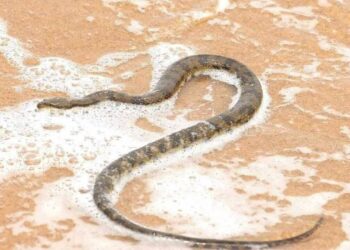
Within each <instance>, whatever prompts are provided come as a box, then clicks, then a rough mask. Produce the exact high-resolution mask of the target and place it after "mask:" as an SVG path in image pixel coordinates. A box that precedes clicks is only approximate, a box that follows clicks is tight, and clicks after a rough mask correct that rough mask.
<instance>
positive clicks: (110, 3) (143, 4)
mask: <svg viewBox="0 0 350 250" xmlns="http://www.w3.org/2000/svg"><path fill="white" fill-rule="evenodd" d="M123 2H124V3H131V4H133V5H135V6H136V7H137V9H138V11H140V12H145V9H146V8H147V7H148V6H149V5H150V1H149V0H102V3H103V5H104V6H105V7H107V8H110V9H112V10H114V9H115V8H114V5H115V4H118V3H123Z"/></svg>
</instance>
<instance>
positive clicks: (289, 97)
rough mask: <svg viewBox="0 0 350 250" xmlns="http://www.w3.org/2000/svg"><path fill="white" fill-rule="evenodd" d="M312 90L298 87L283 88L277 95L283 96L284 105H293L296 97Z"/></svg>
mask: <svg viewBox="0 0 350 250" xmlns="http://www.w3.org/2000/svg"><path fill="white" fill-rule="evenodd" d="M312 91H313V90H312V89H310V88H300V87H296V86H294V87H288V88H283V89H281V90H280V91H279V94H280V95H282V96H283V102H284V103H288V104H290V103H294V102H295V97H296V95H298V94H300V93H303V92H312Z"/></svg>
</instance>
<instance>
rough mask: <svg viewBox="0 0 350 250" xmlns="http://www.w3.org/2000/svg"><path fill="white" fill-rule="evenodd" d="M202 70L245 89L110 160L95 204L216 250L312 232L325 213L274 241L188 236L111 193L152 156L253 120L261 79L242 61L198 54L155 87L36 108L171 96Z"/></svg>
mask: <svg viewBox="0 0 350 250" xmlns="http://www.w3.org/2000/svg"><path fill="white" fill-rule="evenodd" d="M203 69H220V70H226V71H228V72H231V73H234V74H236V75H237V77H238V78H239V79H240V82H241V83H240V89H241V94H240V97H239V99H238V101H237V103H236V104H235V105H234V106H233V107H232V108H231V109H229V110H227V111H225V112H223V113H221V114H219V115H217V116H214V117H212V118H210V119H208V120H206V121H203V122H199V123H197V124H196V125H194V126H191V127H189V128H186V129H183V130H180V131H177V132H175V133H172V134H170V135H168V136H165V137H163V138H161V139H159V140H156V141H154V142H152V143H149V144H147V145H145V146H143V147H141V148H138V149H136V150H134V151H132V152H130V153H128V154H126V155H124V156H122V157H120V158H119V159H117V160H115V161H114V162H112V163H111V164H110V165H109V166H108V167H106V168H105V169H104V170H102V172H101V173H99V175H98V177H97V179H96V182H95V186H94V201H95V203H96V205H97V207H98V208H99V209H100V210H101V211H102V212H103V213H104V214H105V215H107V216H108V217H109V218H110V219H111V220H112V221H115V222H116V223H119V224H121V225H122V226H124V227H126V228H128V229H130V230H132V231H134V232H138V233H141V234H145V235H150V236H153V237H160V238H166V239H172V240H177V241H180V242H183V243H186V244H189V245H191V246H194V247H204V248H215V249H222V248H225V249H253V248H256V247H259V246H262V247H264V246H265V247H274V246H278V245H282V244H287V243H292V242H296V241H299V240H301V239H304V238H306V237H308V236H309V235H311V234H312V233H313V232H314V231H315V230H316V229H317V228H318V227H319V226H320V224H321V222H322V217H321V218H320V219H319V220H318V221H317V223H315V225H314V226H313V227H312V228H310V229H309V230H307V231H305V232H303V233H301V234H298V235H295V236H291V237H289V238H283V239H279V240H271V241H234V240H220V239H211V238H196V237H189V236H185V235H178V234H173V233H167V232H163V231H157V230H153V229H150V228H147V227H144V226H142V225H139V224H136V223H134V222H132V221H130V220H128V219H127V218H126V217H124V216H123V215H122V214H121V213H120V212H119V211H118V210H117V209H116V208H115V206H114V203H113V202H112V201H111V200H110V199H109V198H108V197H109V196H108V194H110V193H111V192H112V191H113V190H114V185H115V184H116V183H117V182H118V180H120V178H121V177H122V176H123V175H127V174H129V173H130V172H132V171H133V170H134V169H136V168H138V167H140V165H142V164H144V163H145V162H147V161H150V160H154V159H156V158H158V157H159V156H161V155H163V154H165V153H166V152H168V151H171V150H173V149H178V148H185V147H188V146H189V145H192V144H193V143H195V142H198V141H204V140H208V139H210V138H212V137H213V136H215V135H218V134H220V133H223V132H225V131H228V130H230V129H232V128H233V127H235V126H238V125H242V124H244V123H246V122H247V121H249V120H250V119H251V118H252V116H253V115H254V113H255V112H256V111H257V109H258V108H259V106H260V104H261V101H262V97H263V92H262V88H261V85H260V82H259V80H258V79H257V77H256V76H255V75H254V73H253V72H252V71H250V70H249V69H248V68H247V67H246V66H245V65H243V64H242V63H240V62H238V61H236V60H234V59H230V58H226V57H222V56H217V55H195V56H189V57H186V58H183V59H181V60H179V61H177V62H175V63H173V64H172V65H171V66H170V67H168V68H167V70H166V71H165V73H164V74H163V75H162V77H161V78H160V80H159V81H158V83H157V85H156V87H155V88H154V90H152V91H151V92H149V93H147V94H144V95H140V96H131V95H127V94H125V93H120V92H116V91H111V90H103V91H98V92H95V93H92V94H90V95H87V96H85V97H83V98H81V99H65V98H52V99H45V100H43V101H42V102H40V103H39V104H38V108H43V107H54V108H60V109H69V108H73V107H77V106H89V105H92V104H95V103H98V102H101V101H104V100H110V101H116V102H122V103H131V104H138V105H149V104H154V103H158V102H161V101H163V100H165V99H167V98H170V97H171V96H172V95H173V94H174V93H175V92H176V91H177V90H178V89H179V87H181V86H182V85H183V83H184V82H186V81H187V80H188V79H189V78H190V77H191V76H193V75H194V73H196V72H198V71H199V70H203Z"/></svg>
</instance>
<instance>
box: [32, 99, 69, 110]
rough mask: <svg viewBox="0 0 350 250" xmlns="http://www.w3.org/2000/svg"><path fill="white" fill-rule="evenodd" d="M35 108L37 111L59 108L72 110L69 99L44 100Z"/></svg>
mask: <svg viewBox="0 0 350 250" xmlns="http://www.w3.org/2000/svg"><path fill="white" fill-rule="evenodd" d="M37 107H38V108H39V109H41V108H48V107H53V108H59V109H69V108H72V107H73V106H72V103H71V101H70V100H69V99H66V98H61V97H56V98H51V99H44V100H43V101H41V102H39V103H38V105H37Z"/></svg>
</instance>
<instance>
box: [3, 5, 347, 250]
mask: <svg viewBox="0 0 350 250" xmlns="http://www.w3.org/2000/svg"><path fill="white" fill-rule="evenodd" d="M349 20H350V2H349V1H347V0H343V1H341V0H339V1H335V0H334V1H331V0H318V1H312V2H310V1H305V0H298V1H273V0H266V1H237V2H233V1H229V0H221V1H208V0H206V1H195V3H194V2H193V1H191V2H189V1H173V2H171V1H151V0H142V1H141V0H140V1H124V0H89V1H86V0H78V1H68V0H63V1H38V0H27V1H17V0H12V1H1V0H0V142H1V145H0V173H1V175H0V248H1V249H44V248H50V249H51V248H52V249H63V248H64V249H116V248H117V249H164V248H167V249H180V248H181V249H182V248H185V247H183V246H179V245H176V244H172V243H171V242H158V241H153V240H152V239H149V238H144V237H140V236H139V235H136V234H133V233H131V232H129V231H126V230H123V228H119V227H116V226H115V225H114V224H113V223H110V222H109V221H108V220H107V219H106V218H104V217H103V216H102V215H101V214H100V212H99V211H98V210H97V208H96V207H95V206H94V204H93V201H92V187H93V183H94V179H95V177H96V175H97V174H98V173H99V172H100V171H101V170H102V169H103V168H104V167H105V166H107V165H108V163H110V162H112V161H113V160H115V159H116V158H117V157H118V156H121V155H122V154H123V153H127V152H128V151H130V150H132V149H135V148H137V147H139V146H142V145H144V144H145V143H147V142H151V141H153V140H154V139H157V138H160V137H162V136H164V135H165V134H169V133H171V132H174V131H176V130H178V129H181V128H184V127H186V126H188V125H190V124H194V123H195V122H196V121H201V120H203V119H206V118H209V117H211V116H213V115H215V114H219V113H220V112H222V111H224V110H226V109H227V108H228V107H229V106H230V103H231V101H232V96H235V95H236V94H237V89H236V88H233V87H232V86H230V85H227V84H226V83H224V82H223V81H220V80H213V79H211V78H209V77H208V76H200V77H197V78H196V79H193V80H191V81H190V82H189V83H188V84H186V85H185V86H184V87H183V88H182V89H181V91H180V92H179V94H178V95H177V96H175V97H174V98H173V99H172V100H170V101H168V102H165V104H160V105H158V106H155V107H145V108H142V107H135V106H132V105H131V106H130V105H129V106H127V105H116V104H113V103H109V102H105V103H102V104H99V105H96V106H94V107H88V108H78V109H73V110H69V111H59V110H44V111H39V110H37V109H36V108H35V106H36V103H38V102H39V101H40V100H41V99H42V98H48V97H54V96H73V97H79V96H83V95H85V94H88V93H91V92H94V91H97V90H101V89H106V88H110V89H115V90H120V91H123V92H127V93H130V94H142V93H145V92H147V91H148V90H150V89H151V88H152V86H154V83H155V81H156V80H157V78H159V76H160V75H161V73H162V72H163V71H164V69H165V68H166V66H167V65H169V64H170V63H171V62H172V61H176V59H177V58H181V57H184V56H186V55H190V54H202V53H209V54H218V55H223V56H227V57H232V58H235V59H237V60H239V61H241V62H243V63H244V64H246V65H247V66H248V67H249V68H250V69H251V70H252V71H253V72H255V74H256V75H257V76H258V78H259V79H260V80H261V82H262V84H263V85H264V87H265V88H266V91H265V104H266V107H265V109H264V110H262V111H261V112H262V113H261V117H262V119H261V120H259V122H255V123H253V124H251V126H248V127H246V128H244V129H243V130H242V131H241V132H239V133H237V134H236V135H234V136H233V137H232V138H231V139H229V140H227V139H226V140H224V139H220V138H221V137H220V138H218V139H217V140H216V141H215V142H208V143H207V145H208V146H202V149H203V150H202V151H200V152H199V153H198V152H196V153H191V152H192V151H191V150H192V149H190V151H189V153H187V154H183V155H182V153H181V152H179V153H177V154H175V155H174V156H171V155H170V156H167V158H165V159H166V160H163V161H162V160H160V162H158V163H156V165H157V166H162V167H159V169H156V170H153V171H145V173H144V174H142V175H139V176H136V177H135V178H134V179H132V180H130V182H128V183H127V184H126V185H125V186H124V187H123V188H122V190H121V192H120V197H119V199H118V201H116V206H117V207H118V208H119V209H120V210H121V211H122V212H123V213H124V214H125V215H126V216H128V217H129V218H130V219H132V220H133V221H136V222H138V223H140V224H143V225H147V226H149V227H152V228H156V229H161V230H167V231H172V232H177V233H182V234H188V235H195V236H202V237H205V236H207V237H218V238H230V239H231V238H232V239H240V240H244V239H247V240H251V239H254V240H270V239H271V240H273V239H279V238H283V237H286V236H291V235H294V234H298V233H300V232H302V231H304V230H306V229H307V228H309V227H310V226H311V225H312V224H313V223H314V222H315V220H317V216H318V215H319V214H323V215H324V216H325V222H324V224H323V225H322V226H321V227H320V229H319V230H318V231H317V232H316V233H315V234H314V235H312V236H311V237H310V238H308V239H307V240H304V241H302V242H299V243H296V244H293V245H287V246H283V247H280V248H279V249H349V248H350V227H349V225H350V205H349V204H350V194H349V190H350V185H349V182H350V174H349V172H350V171H349V170H350V111H349V110H350V100H349V96H350V85H349V84H350V66H349V65H350V46H349V45H350V36H349V33H350V25H349ZM210 145H212V146H210ZM199 147H200V145H199ZM179 159H181V161H179ZM163 167H164V168H163Z"/></svg>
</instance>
